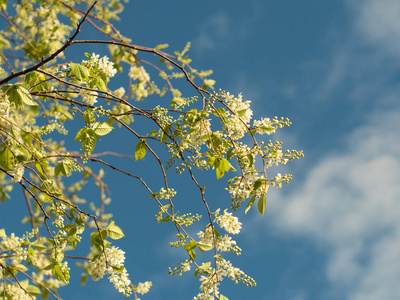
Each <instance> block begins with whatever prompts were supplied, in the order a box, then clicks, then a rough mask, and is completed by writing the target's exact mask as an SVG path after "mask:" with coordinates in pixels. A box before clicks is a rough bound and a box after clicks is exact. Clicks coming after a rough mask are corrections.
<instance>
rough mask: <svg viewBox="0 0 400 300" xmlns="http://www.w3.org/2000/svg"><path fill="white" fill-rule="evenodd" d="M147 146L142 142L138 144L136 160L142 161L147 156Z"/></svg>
mask: <svg viewBox="0 0 400 300" xmlns="http://www.w3.org/2000/svg"><path fill="white" fill-rule="evenodd" d="M146 151H147V149H146V144H145V143H144V142H143V141H142V140H140V141H139V142H138V143H137V144H136V150H135V158H136V160H139V159H142V158H143V157H144V156H145V155H146Z"/></svg>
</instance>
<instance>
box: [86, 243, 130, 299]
mask: <svg viewBox="0 0 400 300" xmlns="http://www.w3.org/2000/svg"><path fill="white" fill-rule="evenodd" d="M124 262H125V252H124V251H122V250H120V249H118V248H117V247H109V248H106V249H105V254H104V253H102V254H101V255H100V256H99V257H97V258H96V259H95V260H93V261H91V263H90V270H91V274H92V278H93V280H94V281H98V280H100V279H101V278H103V277H104V274H105V273H106V272H107V274H109V277H108V279H109V280H110V282H111V283H113V285H114V288H115V289H116V290H118V291H119V292H120V293H122V294H124V295H125V296H129V295H130V294H131V293H132V288H131V281H130V280H129V274H128V272H127V271H126V269H125V268H123V269H122V271H121V272H118V271H116V270H115V269H114V268H119V267H121V266H122V267H123V265H124Z"/></svg>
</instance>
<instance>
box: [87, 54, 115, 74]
mask: <svg viewBox="0 0 400 300" xmlns="http://www.w3.org/2000/svg"><path fill="white" fill-rule="evenodd" d="M99 57H100V55H98V54H95V53H92V55H91V56H90V58H89V60H83V61H82V65H83V66H85V67H87V68H88V69H92V70H94V72H101V73H103V74H105V75H106V76H107V78H111V77H113V76H114V75H115V74H116V73H117V69H115V68H114V63H113V62H111V61H109V58H108V57H107V56H103V57H102V58H100V59H99Z"/></svg>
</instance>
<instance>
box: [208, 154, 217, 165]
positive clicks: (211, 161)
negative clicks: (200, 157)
mask: <svg viewBox="0 0 400 300" xmlns="http://www.w3.org/2000/svg"><path fill="white" fill-rule="evenodd" d="M216 161H217V159H216V157H215V156H211V157H209V158H208V160H207V163H208V164H209V165H210V166H211V167H214V166H215V162H216Z"/></svg>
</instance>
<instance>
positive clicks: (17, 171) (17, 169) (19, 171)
mask: <svg viewBox="0 0 400 300" xmlns="http://www.w3.org/2000/svg"><path fill="white" fill-rule="evenodd" d="M24 171H25V167H24V165H22V164H19V163H17V164H16V165H15V166H14V167H13V168H12V169H11V171H10V173H11V175H13V179H12V180H13V181H14V182H21V180H22V176H24Z"/></svg>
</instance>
